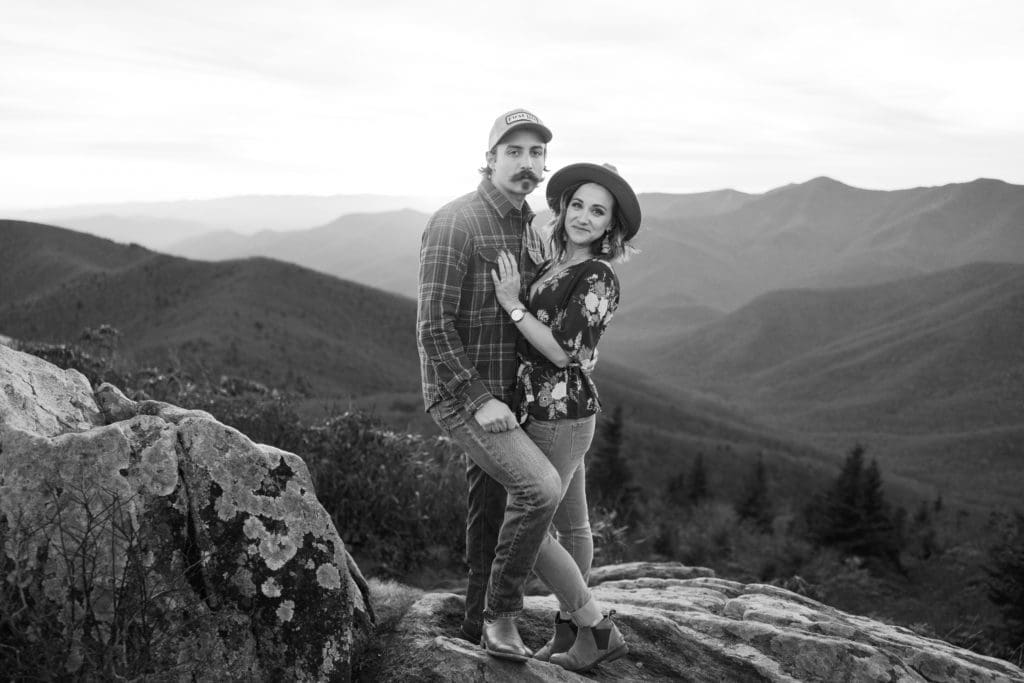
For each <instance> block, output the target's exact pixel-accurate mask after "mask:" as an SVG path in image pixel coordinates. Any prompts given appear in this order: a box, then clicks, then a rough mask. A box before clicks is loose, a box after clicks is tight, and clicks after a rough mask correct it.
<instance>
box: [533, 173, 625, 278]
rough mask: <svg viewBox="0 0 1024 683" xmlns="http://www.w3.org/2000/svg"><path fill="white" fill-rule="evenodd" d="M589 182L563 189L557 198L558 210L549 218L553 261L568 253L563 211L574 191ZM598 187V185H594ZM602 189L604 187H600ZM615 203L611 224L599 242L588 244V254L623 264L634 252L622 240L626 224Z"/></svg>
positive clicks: (617, 203) (616, 202) (567, 238)
mask: <svg viewBox="0 0 1024 683" xmlns="http://www.w3.org/2000/svg"><path fill="white" fill-rule="evenodd" d="M588 182H590V181H584V182H580V183H576V184H574V185H570V186H569V187H567V188H565V190H564V191H563V192H562V194H561V196H560V197H559V198H558V210H557V211H556V213H555V215H554V216H553V217H552V218H551V226H552V227H551V256H552V258H554V260H555V261H560V260H562V258H564V257H565V254H566V251H568V247H567V245H568V242H569V237H568V235H567V234H566V230H565V209H566V207H568V206H569V202H570V201H571V200H572V197H573V195H574V194H576V190H578V189H580V188H581V187H583V186H584V185H586V184H587V183H588ZM596 184H598V185H600V183H596ZM602 187H604V186H603V185H602ZM612 199H613V200H614V201H615V207H614V208H613V209H612V223H611V225H610V226H608V232H606V233H605V234H604V237H602V238H601V239H599V240H594V241H593V242H591V243H590V252H591V254H593V255H594V256H596V257H597V258H600V259H604V260H605V261H615V262H619V263H621V262H623V261H626V260H628V259H629V257H630V255H632V254H633V253H635V252H636V249H634V248H633V246H632V245H630V244H629V243H628V242H626V240H625V239H624V238H623V227H622V226H624V225H625V224H626V222H625V220H624V219H623V217H622V212H621V211H620V210H619V202H618V201H617V200H615V198H614V197H613V198H612Z"/></svg>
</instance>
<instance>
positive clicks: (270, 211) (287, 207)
mask: <svg viewBox="0 0 1024 683" xmlns="http://www.w3.org/2000/svg"><path fill="white" fill-rule="evenodd" d="M444 201H445V200H444V199H442V198H432V197H413V196H400V195H371V194H353V195H331V196H326V197H318V196H307V195H248V196H240V197H223V198H218V199H196V200H182V201H169V202H128V203H114V204H81V205H73V206H61V207H53V208H43V209H34V210H25V211H16V212H7V215H5V216H2V217H3V218H9V219H19V220H24V221H34V222H39V223H48V224H54V225H60V226H61V227H65V228H71V229H72V230H79V231H83V232H88V233H91V234H93V235H97V236H99V237H105V238H107V239H112V240H115V241H118V242H125V243H130V242H135V243H137V244H140V245H142V246H145V247H149V248H151V249H158V250H163V251H166V250H167V247H169V246H170V245H172V244H174V243H176V242H180V241H182V240H185V239H189V238H192V237H196V236H199V235H204V234H206V233H210V232H220V231H232V232H237V233H239V234H244V235H251V234H254V233H257V232H262V231H267V230H282V231H288V230H297V229H305V228H310V227H312V226H315V225H323V224H324V223H327V222H329V221H332V220H334V219H335V218H337V217H339V216H342V215H345V214H352V213H369V212H383V211H398V210H401V209H417V210H420V211H433V210H434V209H435V208H437V207H438V206H440V205H441V204H443V203H444ZM232 257H233V256H225V258H232Z"/></svg>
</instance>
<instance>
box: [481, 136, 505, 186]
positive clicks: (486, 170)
mask: <svg viewBox="0 0 1024 683" xmlns="http://www.w3.org/2000/svg"><path fill="white" fill-rule="evenodd" d="M498 144H501V143H498ZM491 154H494V155H497V154H498V145H495V146H494V147H491V148H490V149H489V150H487V155H488V156H490V155H491ZM477 172H478V173H479V174H480V175H482V176H483V177H484V178H487V179H488V180H490V179H491V174H493V173H494V169H492V168H491V165H490V164H484V165H483V166H481V167H480V168H478V169H477Z"/></svg>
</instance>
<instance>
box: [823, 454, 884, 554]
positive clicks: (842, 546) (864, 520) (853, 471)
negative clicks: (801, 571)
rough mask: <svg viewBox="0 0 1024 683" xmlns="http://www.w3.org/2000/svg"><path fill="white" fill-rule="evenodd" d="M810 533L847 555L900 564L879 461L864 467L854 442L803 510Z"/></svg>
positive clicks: (824, 543) (862, 456) (861, 455)
mask: <svg viewBox="0 0 1024 683" xmlns="http://www.w3.org/2000/svg"><path fill="white" fill-rule="evenodd" d="M805 517H806V520H807V527H808V530H809V532H810V535H811V537H812V538H813V539H814V540H815V541H817V542H818V543H820V544H821V545H827V546H832V547H834V548H837V549H838V550H839V551H840V552H842V553H844V554H846V555H863V556H869V557H880V558H883V559H886V560H889V561H890V562H892V563H894V564H895V565H896V566H897V567H899V566H900V565H899V548H900V540H899V539H900V534H899V529H898V528H897V526H896V524H895V523H894V521H893V517H892V515H891V514H890V511H889V507H888V504H887V503H886V502H885V498H884V496H883V493H882V474H881V472H880V470H879V468H878V462H877V461H875V460H872V462H871V464H870V465H869V466H868V467H867V468H865V467H864V447H863V446H861V445H860V444H857V445H855V446H854V447H853V449H852V450H851V451H850V453H849V455H848V456H847V458H846V461H845V462H844V463H843V468H842V470H841V471H840V473H839V476H838V477H837V478H836V481H835V483H834V484H833V485H832V486H831V487H830V488H829V489H828V490H827V491H826V492H825V494H824V495H819V496H816V497H815V500H814V501H813V502H812V503H811V505H809V506H808V508H807V509H806V510H805Z"/></svg>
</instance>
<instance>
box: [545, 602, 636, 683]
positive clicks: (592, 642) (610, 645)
mask: <svg viewBox="0 0 1024 683" xmlns="http://www.w3.org/2000/svg"><path fill="white" fill-rule="evenodd" d="M613 614H615V611H614V610H612V611H611V612H609V613H608V616H606V617H605V618H604V619H602V620H601V621H600V623H598V624H597V625H596V626H593V627H591V628H586V627H583V626H581V627H580V628H579V631H577V632H576V641H575V642H574V643H573V644H572V647H570V648H569V651H568V652H565V653H562V654H553V655H551V663H552V664H557V665H558V666H560V667H562V668H563V669H567V670H569V671H589V670H590V669H592V668H594V667H595V666H597V665H598V664H600V663H601V662H611V661H613V660H616V659H618V658H619V657H622V656H623V655H625V654H626V653H627V652H629V647H628V646H627V645H626V641H625V640H624V639H623V638H622V634H621V633H620V632H619V629H618V627H617V626H616V625H615V622H613V621H612V615H613Z"/></svg>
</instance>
